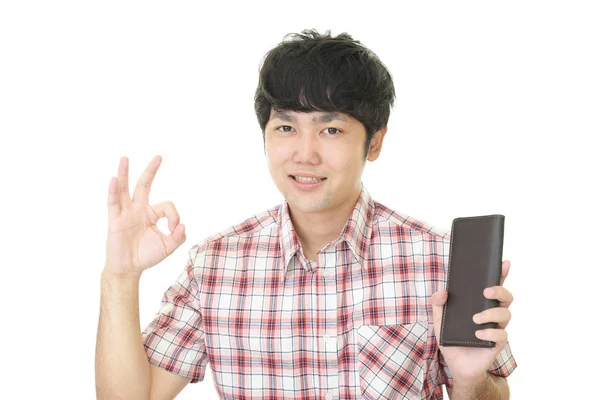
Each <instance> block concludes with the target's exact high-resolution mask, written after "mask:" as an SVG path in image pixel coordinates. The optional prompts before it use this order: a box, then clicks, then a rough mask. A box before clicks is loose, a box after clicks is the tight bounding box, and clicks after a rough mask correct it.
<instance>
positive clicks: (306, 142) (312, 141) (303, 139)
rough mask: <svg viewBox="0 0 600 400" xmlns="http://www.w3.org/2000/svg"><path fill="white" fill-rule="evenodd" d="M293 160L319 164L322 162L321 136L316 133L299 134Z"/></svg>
mask: <svg viewBox="0 0 600 400" xmlns="http://www.w3.org/2000/svg"><path fill="white" fill-rule="evenodd" d="M295 145H296V150H295V152H294V157H293V161H294V162H297V163H298V164H319V163H320V162H321V157H320V155H319V153H320V143H319V138H318V137H315V136H314V135H309V134H303V135H302V134H301V135H298V136H297V141H296V143H295Z"/></svg>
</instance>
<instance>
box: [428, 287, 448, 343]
mask: <svg viewBox="0 0 600 400" xmlns="http://www.w3.org/2000/svg"><path fill="white" fill-rule="evenodd" d="M447 299H448V291H447V290H445V289H442V290H439V291H437V292H435V293H434V294H432V295H431V311H432V312H433V327H434V329H435V335H436V337H437V338H438V339H439V337H440V329H441V325H442V313H443V312H444V304H446V300H447Z"/></svg>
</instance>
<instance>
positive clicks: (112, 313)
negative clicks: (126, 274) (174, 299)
mask: <svg viewBox="0 0 600 400" xmlns="http://www.w3.org/2000/svg"><path fill="white" fill-rule="evenodd" d="M101 290H102V291H101V302H100V320H99V323H98V336H97V342H96V395H97V398H98V399H172V398H174V397H175V396H176V395H177V394H178V393H179V392H181V390H183V388H184V387H185V386H186V385H187V384H188V383H189V382H190V380H191V379H188V378H184V377H181V376H178V375H175V374H173V373H170V372H168V371H166V370H164V369H162V368H158V367H156V366H154V365H151V364H150V363H149V362H148V358H147V356H146V351H145V349H144V345H143V343H142V337H141V334H140V325H139V321H140V318H139V298H138V293H139V276H136V277H132V278H123V277H118V276H114V275H112V274H110V273H109V272H107V271H106V270H105V271H103V272H102V283H101Z"/></svg>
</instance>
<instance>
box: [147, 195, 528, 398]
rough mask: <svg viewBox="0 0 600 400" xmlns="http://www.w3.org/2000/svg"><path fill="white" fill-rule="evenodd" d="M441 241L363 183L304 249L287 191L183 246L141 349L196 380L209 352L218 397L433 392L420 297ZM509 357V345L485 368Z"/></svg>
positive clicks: (440, 263) (437, 375) (431, 288)
mask: <svg viewBox="0 0 600 400" xmlns="http://www.w3.org/2000/svg"><path fill="white" fill-rule="evenodd" d="M449 242H450V232H449V231H446V232H441V231H438V230H437V229H436V228H434V227H433V226H430V225H427V224H426V223H424V222H422V221H419V220H416V219H414V218H411V217H409V216H406V215H401V214H399V213H397V212H394V211H392V210H390V209H388V208H386V207H385V206H383V205H382V204H379V203H377V202H375V201H373V200H372V199H371V197H370V195H369V193H368V192H367V190H366V188H365V187H364V186H363V188H362V191H361V194H360V197H359V199H358V202H357V204H356V206H355V208H354V211H353V213H352V216H351V217H350V219H349V220H348V222H347V224H346V226H345V227H344V229H343V231H342V233H341V234H340V236H339V237H338V238H337V239H336V240H334V241H332V242H331V243H329V244H328V245H327V246H325V247H324V248H323V249H322V250H321V251H320V252H319V253H318V255H317V260H316V261H310V260H308V259H307V258H306V257H305V255H304V253H303V250H302V247H301V246H300V242H299V241H298V237H297V235H296V233H295V231H294V228H293V226H292V222H291V220H290V215H289V209H288V205H287V203H286V202H285V201H284V202H283V204H281V205H280V206H278V207H274V208H272V209H270V210H267V211H265V212H263V213H260V214H257V215H255V216H254V217H252V218H249V219H247V220H246V221H244V222H242V223H241V224H238V225H235V226H233V227H231V228H229V229H227V230H225V231H223V232H221V233H219V234H217V235H215V236H212V237H210V238H208V239H206V240H204V241H202V242H201V243H200V244H198V245H195V246H193V247H192V248H191V250H190V251H189V260H188V262H187V265H186V267H185V269H184V271H183V273H182V274H181V275H180V276H179V278H178V279H177V281H176V282H175V283H174V284H173V285H172V286H171V287H170V288H169V289H168V290H167V291H166V292H165V295H164V297H163V299H162V305H161V308H160V310H159V312H158V314H157V315H156V317H155V318H154V320H153V321H152V322H151V323H150V324H149V325H148V327H147V328H146V329H145V330H144V331H143V332H142V337H143V342H144V346H145V348H146V352H147V355H148V359H149V361H150V363H152V364H154V365H156V366H159V367H162V368H164V369H166V370H168V371H171V372H173V373H175V374H178V375H181V376H185V377H188V378H191V379H192V383H195V382H198V381H201V380H203V379H204V374H205V371H206V366H207V363H210V365H211V369H212V371H213V377H214V383H215V386H216V388H217V390H218V392H219V395H220V396H221V398H223V399H240V398H248V399H299V398H301V399H324V400H331V399H359V398H365V399H442V398H443V396H442V384H447V385H449V386H451V385H452V378H451V376H450V373H449V370H448V368H447V366H446V364H445V362H444V360H443V357H442V356H441V353H440V352H439V349H438V344H437V340H436V338H435V334H434V330H433V316H432V312H431V309H430V303H429V298H430V296H431V295H432V294H433V293H434V292H435V291H437V290H438V289H440V288H444V287H445V283H446V268H447V263H448V251H449V244H450V243H449ZM515 367H516V363H515V361H514V359H513V357H512V354H511V351H510V347H509V346H508V345H507V346H506V348H505V349H504V350H503V351H502V352H500V354H499V356H498V358H497V360H496V362H495V363H494V365H493V366H492V368H491V369H490V372H491V373H493V374H496V375H500V376H508V375H509V374H510V373H511V372H512V370H513V369H514V368H515Z"/></svg>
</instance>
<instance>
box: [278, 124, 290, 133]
mask: <svg viewBox="0 0 600 400" xmlns="http://www.w3.org/2000/svg"><path fill="white" fill-rule="evenodd" d="M281 128H290V130H285V129H284V130H281ZM275 129H276V130H278V131H279V132H291V129H292V127H291V126H289V125H281V126H278V127H277V128H275Z"/></svg>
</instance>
